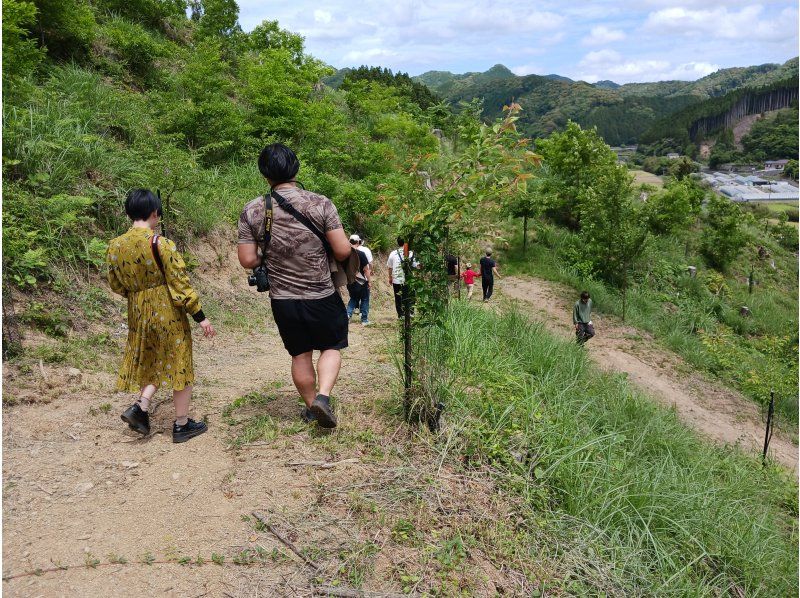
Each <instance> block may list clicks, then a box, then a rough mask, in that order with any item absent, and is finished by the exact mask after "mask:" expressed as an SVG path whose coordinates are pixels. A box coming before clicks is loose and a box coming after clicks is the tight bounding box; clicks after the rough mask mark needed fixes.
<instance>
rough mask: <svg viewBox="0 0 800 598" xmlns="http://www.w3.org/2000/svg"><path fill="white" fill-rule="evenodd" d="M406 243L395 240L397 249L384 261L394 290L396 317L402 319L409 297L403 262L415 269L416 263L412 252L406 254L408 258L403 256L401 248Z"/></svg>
mask: <svg viewBox="0 0 800 598" xmlns="http://www.w3.org/2000/svg"><path fill="white" fill-rule="evenodd" d="M405 244H406V242H405V240H404V239H403V238H402V237H398V238H397V249H395V250H394V251H392V253H390V254H389V259H388V260H387V261H386V266H387V267H388V268H389V284H391V285H392V288H393V289H394V308H395V310H397V317H398V318H402V317H403V316H404V315H405V310H404V309H403V308H404V306H405V304H406V301H407V300H408V303H409V307H410V303H411V302H410V297H408V287H407V286H406V273H405V272H403V262H404V261H405V260H406V259H410V260H411V265H412V266H414V267H416V266H417V263H416V262H415V261H414V252H413V251H409V252H408V258H405V257H404V256H403V247H404V246H405Z"/></svg>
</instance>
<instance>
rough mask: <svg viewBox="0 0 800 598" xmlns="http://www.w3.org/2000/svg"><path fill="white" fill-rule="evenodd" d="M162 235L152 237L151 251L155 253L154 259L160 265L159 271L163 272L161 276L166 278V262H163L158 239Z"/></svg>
mask: <svg viewBox="0 0 800 598" xmlns="http://www.w3.org/2000/svg"><path fill="white" fill-rule="evenodd" d="M159 236H160V235H159V234H158V233H156V234H154V235H153V236H152V237H150V251H152V252H153V259H154V260H155V261H156V264H158V269H159V270H161V274H163V275H164V276H165V277H166V273H165V272H164V262H162V261H161V252H160V251H159V250H158V237H159Z"/></svg>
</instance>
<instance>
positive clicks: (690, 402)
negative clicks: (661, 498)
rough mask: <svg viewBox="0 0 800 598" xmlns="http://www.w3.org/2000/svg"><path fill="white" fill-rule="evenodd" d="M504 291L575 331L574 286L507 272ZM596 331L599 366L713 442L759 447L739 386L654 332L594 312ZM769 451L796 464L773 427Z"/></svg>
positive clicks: (553, 324) (758, 429) (758, 425)
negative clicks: (704, 370)
mask: <svg viewBox="0 0 800 598" xmlns="http://www.w3.org/2000/svg"><path fill="white" fill-rule="evenodd" d="M500 290H501V292H502V294H504V295H506V296H508V297H511V298H513V299H516V300H519V301H521V302H523V303H524V304H525V305H527V306H529V308H530V313H531V315H532V316H533V317H535V318H536V319H539V320H541V321H542V322H543V323H544V324H545V325H546V326H547V327H548V329H550V330H552V331H553V332H555V333H557V334H560V335H563V336H565V337H574V334H575V332H574V328H573V326H572V306H573V305H574V302H575V297H574V294H575V293H574V291H572V290H571V289H568V288H566V287H562V286H560V285H557V284H555V283H551V282H546V281H543V280H539V279H535V278H516V279H515V278H505V279H504V282H503V284H502V286H501V287H500ZM593 322H594V324H595V329H596V332H597V335H596V336H595V337H594V338H593V339H592V340H590V341H589V342H588V343H587V344H586V347H587V351H588V352H589V354H590V356H591V358H592V359H593V360H594V361H595V362H596V363H597V364H598V365H600V366H601V367H602V368H604V369H607V370H611V371H617V372H623V373H625V374H627V376H628V378H629V379H630V380H631V381H632V382H633V383H634V384H636V385H637V386H639V387H640V388H641V389H642V390H644V391H645V392H647V393H648V394H650V395H651V396H653V397H654V398H656V399H658V400H659V401H661V402H663V403H664V404H666V405H668V406H670V407H673V408H674V409H675V410H676V412H677V413H678V416H679V417H680V418H681V420H682V421H683V422H685V423H686V424H687V425H688V426H690V427H692V428H694V429H696V430H697V431H698V432H700V433H701V434H703V435H704V436H706V437H708V438H711V439H713V440H715V441H717V442H721V443H725V444H734V445H738V446H740V447H741V448H742V449H743V450H745V451H749V452H760V450H761V449H762V448H763V443H764V423H763V418H762V416H761V413H760V411H759V408H758V407H757V406H756V405H755V404H754V403H753V402H752V401H750V400H748V399H747V398H746V397H744V396H742V395H741V394H739V393H738V392H736V391H734V390H732V389H730V388H728V387H725V386H723V385H721V384H719V383H717V382H714V381H711V380H709V379H708V378H706V377H705V376H703V375H701V374H700V373H698V372H697V371H696V370H694V369H693V368H691V366H689V365H688V364H686V363H685V362H684V361H683V360H682V359H681V358H680V357H679V356H677V355H676V354H674V353H672V352H670V351H667V350H665V349H662V348H659V346H658V344H657V343H656V342H655V340H654V339H653V337H652V335H650V334H649V333H647V332H644V331H641V330H638V329H636V328H633V327H631V326H627V325H625V324H623V323H622V322H620V321H619V320H618V319H616V318H614V317H611V316H607V315H603V314H593ZM770 454H771V455H772V457H773V458H774V459H777V460H778V461H779V462H781V463H783V464H784V465H786V466H787V467H789V468H792V469H797V464H798V463H797V459H798V447H797V445H795V444H793V443H792V442H791V440H790V439H788V438H784V437H782V436H781V435H780V434H779V432H778V431H776V432H775V435H774V437H773V438H772V442H771V444H770Z"/></svg>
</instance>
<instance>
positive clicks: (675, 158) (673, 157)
mask: <svg viewBox="0 0 800 598" xmlns="http://www.w3.org/2000/svg"><path fill="white" fill-rule="evenodd" d="M680 157H681V155H680V154H678V153H675V152H670V153H668V154H667V158H669V159H670V160H677V159H678V158H680Z"/></svg>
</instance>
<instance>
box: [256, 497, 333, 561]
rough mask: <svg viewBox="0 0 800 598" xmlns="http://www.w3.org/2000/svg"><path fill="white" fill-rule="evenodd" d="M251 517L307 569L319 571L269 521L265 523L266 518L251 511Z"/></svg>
mask: <svg viewBox="0 0 800 598" xmlns="http://www.w3.org/2000/svg"><path fill="white" fill-rule="evenodd" d="M252 515H253V517H255V518H256V519H258V520H259V521H260V522H261V523H262V524H263V525H264V527H265V528H266V529H267V531H268V532H269V533H271V534H272V535H273V536H275V537H276V538H278V540H280V541H281V543H282V544H283V545H284V546H286V548H288V549H289V550H291V551H292V552H293V553H295V554H296V555H297V556H299V557H300V558H301V559H303V562H304V563H305V564H306V565H308V566H309V567H311V568H312V569H314V571H319V565H317V564H316V563H315V562H314V561H312V560H311V559H310V558H308V557H307V556H306V555H304V554H303V553H302V552H300V551H299V550H298V549H297V546H295V545H294V544H292V542H290V541H289V540H287V539H286V538H284V537H283V536H282V535H281V534H280V533H278V531H277V530H275V528H274V527H272V524H271V523H270V522H269V521H267V518H266V517H264V516H263V515H261V514H260V513H257V512H256V511H253V512H252Z"/></svg>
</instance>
